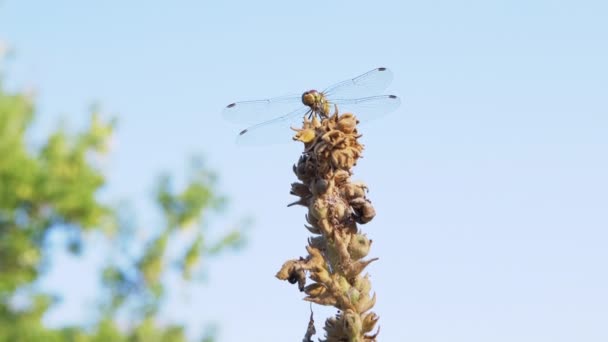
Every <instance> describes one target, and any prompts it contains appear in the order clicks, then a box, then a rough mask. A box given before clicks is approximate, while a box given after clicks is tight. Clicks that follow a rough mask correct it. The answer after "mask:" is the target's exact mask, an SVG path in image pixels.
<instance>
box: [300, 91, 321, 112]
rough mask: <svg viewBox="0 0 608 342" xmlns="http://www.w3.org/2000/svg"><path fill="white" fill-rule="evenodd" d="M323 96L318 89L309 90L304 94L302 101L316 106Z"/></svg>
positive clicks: (307, 104)
mask: <svg viewBox="0 0 608 342" xmlns="http://www.w3.org/2000/svg"><path fill="white" fill-rule="evenodd" d="M321 96H322V95H321V93H319V92H318V91H316V90H314V89H312V90H309V91H307V92H305V93H304V94H302V103H304V104H305V105H306V106H308V107H311V108H314V107H315V106H317V105H318V103H319V100H320V99H321Z"/></svg>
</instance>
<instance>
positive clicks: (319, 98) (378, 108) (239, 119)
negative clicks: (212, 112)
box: [222, 68, 401, 145]
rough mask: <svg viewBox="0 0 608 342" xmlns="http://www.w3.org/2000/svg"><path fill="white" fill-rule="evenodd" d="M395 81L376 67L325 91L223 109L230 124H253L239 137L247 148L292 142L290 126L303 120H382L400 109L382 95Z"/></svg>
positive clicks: (393, 99) (396, 102)
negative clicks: (339, 116)
mask: <svg viewBox="0 0 608 342" xmlns="http://www.w3.org/2000/svg"><path fill="white" fill-rule="evenodd" d="M392 80H393V74H392V72H391V71H390V70H389V69H387V68H375V69H373V70H370V71H368V72H366V73H364V74H362V75H359V76H357V77H354V78H351V79H348V80H345V81H342V82H339V83H336V84H334V85H332V86H330V87H328V88H326V89H325V90H323V91H317V90H314V89H312V90H308V91H306V92H304V93H303V94H302V95H287V96H280V97H275V98H270V99H264V100H255V101H241V102H234V103H231V104H229V105H228V106H226V107H225V108H224V110H223V113H222V115H223V117H224V119H226V120H227V121H230V122H233V123H238V124H243V125H249V127H248V128H245V129H244V130H242V131H241V132H240V133H239V135H238V136H237V143H238V144H243V145H266V144H277V143H284V142H287V141H291V139H290V137H291V136H293V133H294V132H293V130H291V129H290V127H293V126H294V125H298V124H299V123H301V121H302V120H303V118H305V117H308V118H309V119H310V118H312V117H313V116H317V117H318V118H319V119H322V118H326V117H329V116H331V115H332V113H333V112H334V107H335V106H337V108H338V109H339V111H340V113H346V112H350V113H353V114H355V116H356V117H357V119H358V120H359V122H361V123H365V122H368V121H371V120H374V119H377V118H379V117H382V116H384V115H386V114H388V113H390V112H392V111H394V110H395V109H397V107H399V105H400V104H401V100H400V99H399V97H398V96H396V95H378V94H380V93H381V92H383V91H384V90H385V89H386V88H387V87H388V85H389V84H390V83H391V81H392Z"/></svg>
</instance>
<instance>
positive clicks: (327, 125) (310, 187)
mask: <svg viewBox="0 0 608 342" xmlns="http://www.w3.org/2000/svg"><path fill="white" fill-rule="evenodd" d="M357 124H358V121H357V118H356V117H355V115H353V114H350V113H346V114H342V115H339V113H338V110H337V108H336V111H335V114H333V115H331V116H327V117H325V118H323V119H322V120H320V121H319V119H317V118H316V116H313V118H312V119H310V120H309V119H306V118H305V119H304V122H303V125H302V128H299V129H294V131H295V132H296V133H295V136H294V140H296V141H300V142H302V143H304V152H303V154H302V156H301V157H300V158H299V160H298V163H297V164H296V165H294V167H293V171H294V173H295V174H296V176H297V178H298V180H299V182H296V183H293V184H292V185H291V194H292V195H294V196H297V197H298V200H297V201H295V202H293V203H291V204H290V206H291V205H296V204H297V205H301V206H305V207H307V209H308V212H307V215H306V221H307V223H308V225H306V226H305V227H306V229H308V231H310V232H311V233H312V234H314V236H313V237H310V238H309V239H308V245H307V246H306V250H307V252H308V256H306V257H301V258H299V259H294V260H289V261H287V262H285V263H284V264H283V267H282V268H281V270H279V272H278V273H277V278H279V279H281V280H288V281H289V282H291V283H298V287H299V289H300V291H303V292H304V293H305V294H306V297H305V298H304V300H306V301H309V302H312V303H317V304H320V305H331V306H334V307H336V308H337V309H338V310H339V311H338V314H336V316H334V317H330V318H328V319H327V320H326V321H325V328H324V329H325V339H324V340H322V341H327V342H338V341H351V342H364V341H376V336H377V332H376V333H375V334H372V333H371V332H372V331H373V330H374V327H375V326H376V323H377V322H378V315H376V314H375V313H374V312H371V311H370V309H371V308H372V307H373V306H374V304H375V302H376V295H375V294H373V295H370V291H371V283H370V280H369V276H368V275H367V274H363V271H364V270H365V268H366V267H367V266H368V265H369V264H370V263H371V262H373V261H375V260H377V258H372V259H367V260H366V259H364V258H366V257H367V255H368V254H369V251H370V248H371V245H372V240H370V239H369V238H368V237H367V236H366V235H365V234H363V233H361V231H360V229H359V227H358V224H365V223H368V222H370V221H371V220H372V219H373V218H374V216H375V215H376V211H375V209H374V207H373V206H372V204H371V202H370V200H369V199H368V198H367V197H366V195H367V190H368V189H367V186H366V185H365V184H364V183H361V182H351V180H350V177H351V175H352V172H351V169H352V168H353V166H355V165H356V163H357V161H358V159H359V158H360V157H361V154H362V152H363V145H362V144H361V143H359V141H358V139H359V138H360V135H359V133H358V131H357ZM306 277H308V279H310V281H312V283H310V284H308V285H306V280H307V279H306ZM311 322H312V316H311V319H310V322H309V329H308V330H307V334H306V337H305V341H310V340H311V337H312V333H314V327H313V328H311V327H310V324H312V323H311Z"/></svg>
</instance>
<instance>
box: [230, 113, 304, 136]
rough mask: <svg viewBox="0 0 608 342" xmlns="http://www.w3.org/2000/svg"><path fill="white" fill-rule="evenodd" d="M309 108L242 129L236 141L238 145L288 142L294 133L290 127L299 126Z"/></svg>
mask: <svg viewBox="0 0 608 342" xmlns="http://www.w3.org/2000/svg"><path fill="white" fill-rule="evenodd" d="M309 110H310V109H309V108H308V107H302V108H299V109H296V110H294V111H292V112H291V113H288V114H286V115H283V116H281V117H278V118H275V119H272V120H268V121H265V122H262V123H259V124H257V125H253V126H251V127H249V128H247V129H244V130H243V131H241V133H240V134H239V136H238V137H237V143H238V144H239V145H273V144H283V143H287V142H290V141H292V139H291V138H292V137H293V135H294V134H295V132H294V131H293V130H292V129H291V127H294V128H295V127H299V126H300V123H301V121H302V118H303V117H304V115H305V114H306V113H307V112H308V111H309Z"/></svg>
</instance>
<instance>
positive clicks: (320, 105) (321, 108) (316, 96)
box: [302, 90, 330, 117]
mask: <svg viewBox="0 0 608 342" xmlns="http://www.w3.org/2000/svg"><path fill="white" fill-rule="evenodd" d="M302 103H304V104H305V105H306V106H308V107H310V109H311V113H310V114H311V115H312V114H317V115H319V116H320V117H328V116H329V108H330V106H329V101H327V98H326V97H325V95H323V93H321V92H318V91H316V90H309V91H307V92H305V93H304V94H302Z"/></svg>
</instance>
